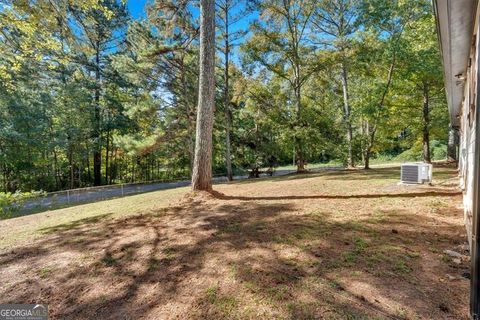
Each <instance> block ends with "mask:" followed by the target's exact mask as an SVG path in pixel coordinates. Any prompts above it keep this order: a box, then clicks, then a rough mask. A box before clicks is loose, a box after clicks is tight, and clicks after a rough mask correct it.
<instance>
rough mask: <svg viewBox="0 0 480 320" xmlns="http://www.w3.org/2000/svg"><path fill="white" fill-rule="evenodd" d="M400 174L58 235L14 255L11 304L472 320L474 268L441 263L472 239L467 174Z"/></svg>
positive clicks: (112, 311)
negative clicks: (460, 183)
mask: <svg viewBox="0 0 480 320" xmlns="http://www.w3.org/2000/svg"><path fill="white" fill-rule="evenodd" d="M398 176H399V169H398V168H386V169H375V170H371V171H369V172H365V171H346V172H324V173H312V174H305V175H291V176H287V177H279V178H273V179H264V180H256V181H244V182H237V183H232V184H227V185H221V186H217V187H216V188H215V189H216V190H217V191H218V193H217V194H215V195H214V196H205V195H201V196H200V197H191V196H190V197H187V198H185V199H182V200H181V201H179V202H177V203H175V204H174V205H172V206H170V207H168V208H159V209H157V210H152V211H150V212H148V213H146V214H138V215H134V216H129V217H119V218H110V217H102V216H100V217H96V218H86V219H84V220H81V221H77V222H76V223H75V224H73V225H72V224H60V225H56V226H53V227H50V228H47V229H45V230H43V232H44V233H45V235H44V236H42V237H40V238H36V239H34V241H32V242H31V243H30V244H28V245H21V246H10V247H9V248H6V249H5V250H3V251H2V253H1V254H0V265H1V269H0V283H1V284H2V285H1V287H0V303H20V302H24V303H27V302H32V303H33V302H35V303H47V304H49V307H50V311H51V317H52V318H53V319H100V318H105V319H119V318H120V319H142V318H143V319H174V318H175V319H177V318H178V319H189V318H194V319H219V318H229V319H388V318H393V319H467V318H468V317H467V315H468V313H467V310H468V286H469V281H468V280H467V279H466V278H465V277H464V276H465V274H466V273H468V262H467V261H461V262H460V263H458V261H453V259H452V258H451V257H449V256H448V255H445V254H444V253H443V251H444V250H446V249H449V250H459V249H458V248H459V246H461V245H463V244H464V243H465V240H466V237H465V232H464V228H463V225H462V221H463V219H462V210H461V209H459V208H458V206H459V204H460V203H461V195H460V193H459V192H458V191H457V190H456V189H455V187H454V183H452V181H454V180H455V171H454V170H453V169H449V168H444V167H442V168H439V169H437V170H436V172H435V177H436V181H435V183H434V185H433V186H399V185H397V181H398ZM32 218H33V217H32ZM0 223H1V222H0Z"/></svg>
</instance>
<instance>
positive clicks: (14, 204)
mask: <svg viewBox="0 0 480 320" xmlns="http://www.w3.org/2000/svg"><path fill="white" fill-rule="evenodd" d="M44 195H45V192H44V191H31V192H21V191H16V192H14V193H11V192H6V193H5V192H0V219H8V218H12V217H14V216H15V214H16V213H18V212H19V211H20V210H21V209H22V207H23V204H24V203H25V201H27V200H28V199H33V198H38V197H41V196H44Z"/></svg>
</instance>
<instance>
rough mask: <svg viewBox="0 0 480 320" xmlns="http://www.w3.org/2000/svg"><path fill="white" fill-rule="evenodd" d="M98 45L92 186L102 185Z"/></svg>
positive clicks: (98, 50) (98, 55)
mask: <svg viewBox="0 0 480 320" xmlns="http://www.w3.org/2000/svg"><path fill="white" fill-rule="evenodd" d="M99 46H100V44H99V43H98V41H97V48H96V50H97V52H96V54H95V102H94V104H95V106H94V115H93V121H94V124H93V126H94V129H93V143H94V144H93V184H94V185H95V186H99V185H101V184H102V145H101V141H100V140H101V134H100V130H101V129H100V125H101V123H100V122H101V118H100V117H101V116H100V49H99Z"/></svg>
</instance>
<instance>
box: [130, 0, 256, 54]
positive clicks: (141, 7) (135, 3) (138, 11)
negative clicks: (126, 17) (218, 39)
mask: <svg viewBox="0 0 480 320" xmlns="http://www.w3.org/2000/svg"><path fill="white" fill-rule="evenodd" d="M152 1H154V0H127V7H128V11H129V12H130V14H131V15H132V17H133V18H134V19H143V18H145V17H146V15H145V5H146V4H147V3H148V2H152ZM257 17H258V14H257V13H250V14H248V15H246V16H245V18H244V19H242V20H240V21H239V22H238V23H236V24H235V25H234V26H233V30H232V31H235V30H247V29H248V25H249V23H250V22H251V21H252V20H253V19H256V18H257ZM237 50H238V47H236V48H234V49H233V59H234V60H235V61H237V62H238V59H239V57H238V51H237Z"/></svg>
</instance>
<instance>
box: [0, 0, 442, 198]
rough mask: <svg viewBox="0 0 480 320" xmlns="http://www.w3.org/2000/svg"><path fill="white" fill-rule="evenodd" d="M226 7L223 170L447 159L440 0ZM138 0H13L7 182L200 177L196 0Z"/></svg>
mask: <svg viewBox="0 0 480 320" xmlns="http://www.w3.org/2000/svg"><path fill="white" fill-rule="evenodd" d="M216 5H217V7H216V8H217V10H216V14H217V17H216V18H217V19H216V20H217V24H216V36H217V54H216V55H217V57H216V83H217V84H216V102H215V105H216V112H215V120H214V121H215V123H214V132H213V171H214V174H226V175H228V176H229V177H230V178H231V176H233V175H235V174H236V173H239V172H245V171H250V172H253V176H255V175H256V173H257V172H258V171H260V170H264V169H262V168H274V167H277V166H284V165H289V164H292V163H295V165H296V166H297V168H298V170H299V171H302V170H304V169H305V168H306V167H307V168H308V164H311V163H328V162H335V163H339V164H341V165H345V166H349V167H353V166H366V167H368V166H369V164H370V159H371V158H372V159H373V160H375V159H378V160H382V159H385V160H398V161H407V160H408V161H410V160H424V161H427V162H429V161H431V160H435V159H444V158H445V156H446V151H445V150H446V143H447V131H448V115H447V108H446V102H445V94H444V89H443V84H442V79H443V76H442V71H441V62H440V58H439V51H438V45H437V41H436V35H435V32H434V30H435V23H434V18H433V15H432V8H431V4H430V1H429V0H409V1H400V0H399V1H378V0H361V1H357V0H297V1H278V0H265V1H241V0H218V1H217V4H216ZM130 6H131V4H130V3H126V2H122V1H118V0H80V1H71V0H55V1H50V0H48V1H47V0H39V1H13V0H5V1H2V4H0V57H1V59H0V191H3V192H15V191H19V190H21V191H29V190H45V191H56V190H62V189H71V188H79V187H87V186H92V185H102V184H113V183H125V182H136V181H150V180H172V179H175V178H186V177H189V176H190V175H191V173H192V165H193V157H194V146H195V127H196V110H197V98H198V70H199V32H198V30H199V9H198V3H197V2H195V1H175V0H154V1H149V2H147V3H146V5H145V9H144V11H143V13H144V14H143V15H142V16H141V17H138V16H137V17H132V15H131V14H130V11H129V8H130ZM2 197H6V196H2Z"/></svg>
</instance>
